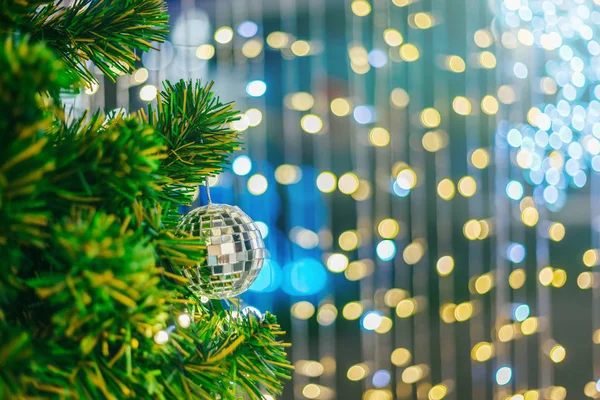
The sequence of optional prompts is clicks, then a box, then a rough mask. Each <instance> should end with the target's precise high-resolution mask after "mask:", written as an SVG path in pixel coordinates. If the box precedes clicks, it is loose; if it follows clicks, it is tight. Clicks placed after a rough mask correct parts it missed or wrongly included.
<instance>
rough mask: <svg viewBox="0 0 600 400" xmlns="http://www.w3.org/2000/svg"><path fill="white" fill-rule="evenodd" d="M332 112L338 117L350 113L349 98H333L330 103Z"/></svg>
mask: <svg viewBox="0 0 600 400" xmlns="http://www.w3.org/2000/svg"><path fill="white" fill-rule="evenodd" d="M330 108H331V112H332V113H333V114H334V115H337V116H338V117H344V116H346V115H348V114H350V111H351V107H350V103H349V102H348V100H346V99H344V98H341V97H338V98H337V99H333V100H331V104H330Z"/></svg>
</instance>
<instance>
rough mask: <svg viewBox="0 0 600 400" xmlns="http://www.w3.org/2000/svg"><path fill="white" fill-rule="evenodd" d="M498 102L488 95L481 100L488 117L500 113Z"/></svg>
mask: <svg viewBox="0 0 600 400" xmlns="http://www.w3.org/2000/svg"><path fill="white" fill-rule="evenodd" d="M498 108H499V105H498V100H496V98H495V97H494V96H492V95H489V94H488V95H486V96H484V97H483V99H482V100H481V109H482V110H483V112H484V113H486V114H487V115H495V114H496V113H497V112H498Z"/></svg>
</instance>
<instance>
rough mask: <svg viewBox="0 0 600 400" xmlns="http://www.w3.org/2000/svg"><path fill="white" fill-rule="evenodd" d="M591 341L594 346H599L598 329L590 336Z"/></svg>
mask: <svg viewBox="0 0 600 400" xmlns="http://www.w3.org/2000/svg"><path fill="white" fill-rule="evenodd" d="M592 341H593V342H594V344H600V329H596V330H595V331H594V334H593V335H592Z"/></svg>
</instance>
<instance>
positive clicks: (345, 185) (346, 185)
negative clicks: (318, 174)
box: [338, 172, 360, 194]
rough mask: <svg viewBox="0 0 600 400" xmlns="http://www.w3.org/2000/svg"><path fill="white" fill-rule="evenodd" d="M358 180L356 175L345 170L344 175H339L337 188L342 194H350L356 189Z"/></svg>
mask: <svg viewBox="0 0 600 400" xmlns="http://www.w3.org/2000/svg"><path fill="white" fill-rule="evenodd" d="M359 184H360V181H359V179H358V176H356V174H355V173H353V172H346V173H345V174H344V175H342V176H340V179H339V180H338V188H339V189H340V192H342V193H344V194H352V193H354V192H356V191H357V190H358V185H359Z"/></svg>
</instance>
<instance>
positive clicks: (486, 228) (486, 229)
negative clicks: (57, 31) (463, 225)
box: [477, 219, 491, 240]
mask: <svg viewBox="0 0 600 400" xmlns="http://www.w3.org/2000/svg"><path fill="white" fill-rule="evenodd" d="M479 225H480V226H481V233H480V234H479V236H478V237H477V239H479V240H483V239H485V238H487V237H488V235H489V234H490V229H491V227H490V223H489V222H488V221H487V220H485V219H482V220H480V221H479Z"/></svg>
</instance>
